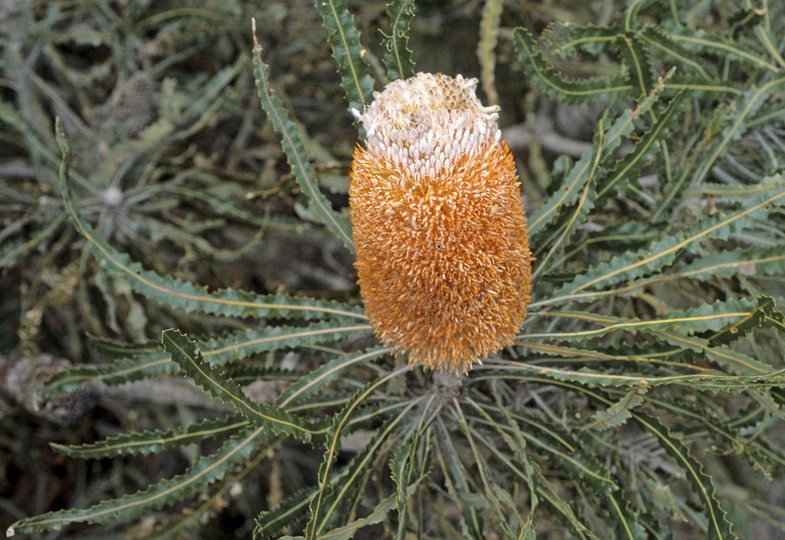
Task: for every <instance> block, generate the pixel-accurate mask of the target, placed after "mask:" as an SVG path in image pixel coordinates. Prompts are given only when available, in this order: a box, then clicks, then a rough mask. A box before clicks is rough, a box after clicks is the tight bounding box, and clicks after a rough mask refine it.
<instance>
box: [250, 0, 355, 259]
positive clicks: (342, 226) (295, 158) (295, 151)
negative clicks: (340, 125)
mask: <svg viewBox="0 0 785 540" xmlns="http://www.w3.org/2000/svg"><path fill="white" fill-rule="evenodd" d="M321 1H322V0H319V2H321ZM253 41H254V50H253V72H254V77H255V79H256V88H257V91H258V94H259V101H260V102H261V104H262V108H263V109H264V111H265V112H266V113H267V117H268V118H269V119H270V121H271V122H272V124H273V127H274V128H275V130H276V131H277V132H278V133H280V134H281V137H282V138H281V146H282V147H283V151H284V154H286V160H287V162H288V163H289V166H290V167H291V168H292V173H293V174H294V177H295V178H296V179H297V183H298V184H299V186H300V188H301V189H302V190H303V192H304V193H305V195H306V196H307V197H308V200H309V201H310V203H311V206H312V208H313V211H314V213H315V214H316V215H317V216H318V217H319V219H320V220H321V221H322V223H324V225H326V226H327V228H328V229H330V231H332V233H333V234H335V236H337V237H338V238H340V239H341V240H342V241H343V243H344V245H345V246H346V248H347V249H348V250H349V251H354V244H353V243H352V233H351V229H350V227H349V224H348V223H347V222H346V220H345V219H343V218H342V217H341V216H340V215H339V214H338V212H336V211H335V210H333V208H332V205H331V204H330V201H328V200H327V197H325V196H324V195H323V194H322V192H321V191H319V183H318V182H317V180H316V178H314V174H313V169H312V168H311V164H310V162H309V158H308V154H307V153H306V151H305V145H304V144H303V141H302V139H301V137H300V134H299V132H298V131H297V128H296V127H295V125H294V123H293V122H292V121H291V120H289V115H288V114H287V112H286V109H285V108H284V106H283V103H281V100H280V98H279V97H278V96H277V95H276V93H275V91H273V89H272V87H271V86H270V79H269V76H270V68H268V67H267V65H266V64H265V63H264V62H262V46H261V45H259V42H258V41H257V40H256V22H255V21H254V33H253Z"/></svg>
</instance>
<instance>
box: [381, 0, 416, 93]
mask: <svg viewBox="0 0 785 540" xmlns="http://www.w3.org/2000/svg"><path fill="white" fill-rule="evenodd" d="M387 16H388V17H389V18H390V35H389V36H388V35H385V34H384V33H383V32H382V36H384V38H383V39H382V46H383V47H384V51H385V52H384V65H385V66H386V67H387V80H388V82H391V81H395V80H398V79H408V78H409V77H411V76H412V75H414V62H412V51H411V50H409V45H408V43H409V29H410V28H411V24H412V19H414V0H392V1H391V2H389V3H388V4H387Z"/></svg>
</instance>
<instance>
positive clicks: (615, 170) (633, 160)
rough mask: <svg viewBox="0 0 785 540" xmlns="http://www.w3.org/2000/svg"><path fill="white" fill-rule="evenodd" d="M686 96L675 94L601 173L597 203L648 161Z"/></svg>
mask: <svg viewBox="0 0 785 540" xmlns="http://www.w3.org/2000/svg"><path fill="white" fill-rule="evenodd" d="M686 96H687V94H686V92H680V93H678V94H676V96H674V97H673V98H672V99H671V101H670V103H669V104H668V106H667V107H666V109H665V110H664V111H662V113H660V114H659V115H657V116H656V118H655V120H654V122H653V123H652V125H651V126H649V127H648V128H647V129H646V132H645V133H644V134H643V136H642V137H641V138H640V139H639V140H638V141H637V142H636V143H635V146H634V147H633V149H632V150H631V151H630V152H628V153H627V154H626V155H625V156H624V157H623V158H622V159H621V160H619V161H618V162H617V163H615V164H614V165H613V167H612V168H611V169H610V170H609V171H608V172H607V173H606V174H605V175H603V178H602V180H601V181H600V184H599V185H598V187H597V196H598V199H599V204H602V203H603V202H604V201H605V199H606V198H607V197H608V196H610V195H613V194H614V193H616V192H618V191H620V190H621V189H623V188H624V186H626V185H627V184H628V183H629V182H630V181H631V180H632V179H633V178H634V176H635V175H636V174H638V172H639V171H640V170H641V169H642V168H643V167H644V166H645V165H647V164H648V163H649V161H650V160H651V157H652V156H653V155H654V152H655V151H656V150H657V149H658V143H660V142H661V141H662V140H663V138H664V137H666V136H667V134H668V129H669V128H670V126H671V125H672V124H673V123H674V122H675V121H676V120H677V119H678V118H679V117H680V115H681V111H682V108H683V104H684V101H685V98H686Z"/></svg>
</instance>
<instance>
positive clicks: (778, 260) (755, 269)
mask: <svg viewBox="0 0 785 540" xmlns="http://www.w3.org/2000/svg"><path fill="white" fill-rule="evenodd" d="M738 274H742V275H745V276H778V275H784V274H785V245H774V246H766V247H751V248H747V249H732V250H727V251H721V252H719V253H712V254H708V255H705V256H702V257H697V258H696V259H695V260H694V261H693V262H691V263H690V264H688V265H686V266H684V267H683V268H681V269H680V270H679V271H678V272H677V275H679V276H684V277H690V278H694V279H701V280H704V279H705V280H710V279H713V278H717V277H719V278H727V277H733V276H736V275H738Z"/></svg>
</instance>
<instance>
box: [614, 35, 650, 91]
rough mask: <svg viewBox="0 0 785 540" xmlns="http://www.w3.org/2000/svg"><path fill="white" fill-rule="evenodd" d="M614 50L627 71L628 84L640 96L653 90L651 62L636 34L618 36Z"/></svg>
mask: <svg viewBox="0 0 785 540" xmlns="http://www.w3.org/2000/svg"><path fill="white" fill-rule="evenodd" d="M616 48H617V49H618V51H619V54H620V55H621V57H622V59H623V61H624V63H625V65H626V67H627V69H628V70H629V77H630V83H631V84H632V85H633V86H634V87H635V88H637V89H638V92H639V93H640V94H641V95H644V96H645V95H648V94H649V93H651V91H652V89H653V88H654V77H653V75H652V68H651V62H650V61H649V54H648V52H647V51H646V48H645V47H644V46H643V43H642V42H641V39H640V38H639V37H638V35H637V33H636V32H625V33H623V34H620V35H619V37H618V38H617V40H616Z"/></svg>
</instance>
